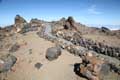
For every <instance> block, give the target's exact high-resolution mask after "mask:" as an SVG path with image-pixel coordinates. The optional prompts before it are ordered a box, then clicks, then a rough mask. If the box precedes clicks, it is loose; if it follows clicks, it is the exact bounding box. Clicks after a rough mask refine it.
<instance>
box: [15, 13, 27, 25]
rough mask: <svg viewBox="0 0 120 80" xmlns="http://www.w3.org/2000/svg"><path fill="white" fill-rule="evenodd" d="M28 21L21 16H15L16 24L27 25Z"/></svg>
mask: <svg viewBox="0 0 120 80" xmlns="http://www.w3.org/2000/svg"><path fill="white" fill-rule="evenodd" d="M26 22H27V21H26V20H25V19H24V18H23V17H21V16H20V15H16V16H15V24H21V23H26Z"/></svg>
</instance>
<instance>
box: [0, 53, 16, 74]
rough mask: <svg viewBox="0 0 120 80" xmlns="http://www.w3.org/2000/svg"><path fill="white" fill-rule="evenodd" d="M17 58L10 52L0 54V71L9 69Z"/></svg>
mask: <svg viewBox="0 0 120 80" xmlns="http://www.w3.org/2000/svg"><path fill="white" fill-rule="evenodd" d="M16 60H17V58H16V57H15V56H13V55H11V54H7V55H4V56H1V58H0V73H3V72H7V71H9V70H10V69H11V68H12V67H13V66H14V64H15V63H16Z"/></svg>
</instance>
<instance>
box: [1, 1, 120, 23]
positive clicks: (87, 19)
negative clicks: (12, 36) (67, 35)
mask: <svg viewBox="0 0 120 80" xmlns="http://www.w3.org/2000/svg"><path fill="white" fill-rule="evenodd" d="M16 14H20V15H21V16H23V17H24V18H25V19H26V20H28V21H29V20H30V19H31V18H38V19H44V20H47V21H51V20H59V19H60V18H61V17H68V16H73V17H74V18H75V20H76V21H78V22H81V23H83V24H97V25H99V24H101V25H120V0H0V25H8V24H13V22H14V17H15V15H16Z"/></svg>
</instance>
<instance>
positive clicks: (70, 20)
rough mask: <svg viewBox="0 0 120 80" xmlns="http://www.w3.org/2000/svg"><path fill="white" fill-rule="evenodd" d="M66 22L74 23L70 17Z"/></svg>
mask: <svg viewBox="0 0 120 80" xmlns="http://www.w3.org/2000/svg"><path fill="white" fill-rule="evenodd" d="M67 21H68V22H70V23H74V22H75V21H74V19H73V17H72V16H69V17H68V19H67Z"/></svg>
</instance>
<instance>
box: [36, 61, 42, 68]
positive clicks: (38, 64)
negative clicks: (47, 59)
mask: <svg viewBox="0 0 120 80" xmlns="http://www.w3.org/2000/svg"><path fill="white" fill-rule="evenodd" d="M42 66H43V64H41V63H39V62H38V63H36V64H35V68H37V69H40V68H41V67H42Z"/></svg>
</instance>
